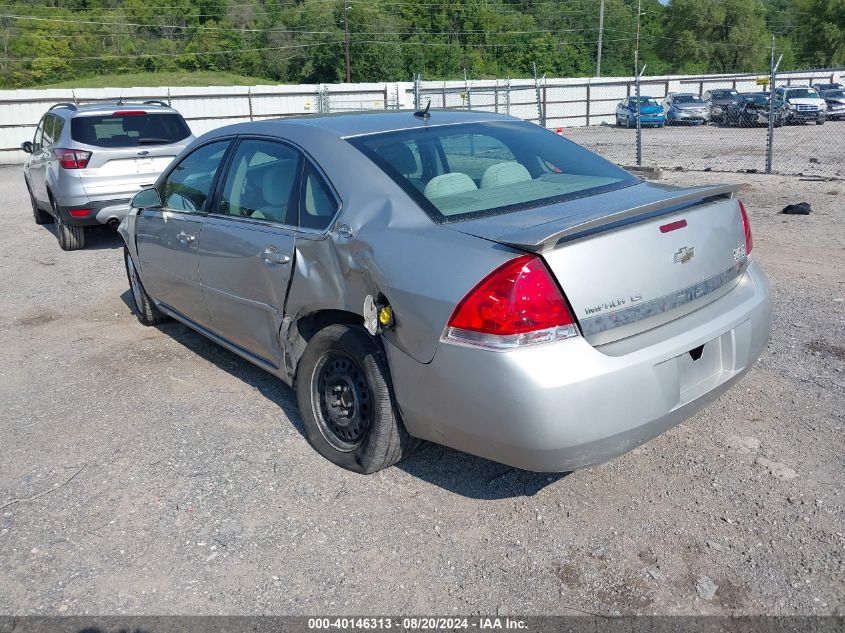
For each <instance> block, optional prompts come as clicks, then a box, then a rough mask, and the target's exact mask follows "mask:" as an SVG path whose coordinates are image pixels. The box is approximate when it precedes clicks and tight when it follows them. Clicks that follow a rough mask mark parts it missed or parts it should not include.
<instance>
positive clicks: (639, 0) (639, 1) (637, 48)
mask: <svg viewBox="0 0 845 633" xmlns="http://www.w3.org/2000/svg"><path fill="white" fill-rule="evenodd" d="M642 4H643V3H642V0H637V45H636V46H635V47H634V75H635V76H636V75H638V74H639V72H640V17H641V16H642V14H643V13H642ZM637 118H639V117H637Z"/></svg>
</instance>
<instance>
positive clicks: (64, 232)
mask: <svg viewBox="0 0 845 633" xmlns="http://www.w3.org/2000/svg"><path fill="white" fill-rule="evenodd" d="M50 204H51V205H52V206H53V217H54V218H55V219H56V236H57V237H58V238H59V246H60V247H61V249H62V250H63V251H78V250H80V249H83V248H85V227H84V226H73V225H71V224H66V223H65V222H64V220H62V216H61V214H60V213H59V208H58V205H57V204H56V201H55V200H54V199H53V197H52V196H51V197H50Z"/></svg>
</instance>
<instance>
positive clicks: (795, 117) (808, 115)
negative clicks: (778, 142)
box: [775, 86, 827, 125]
mask: <svg viewBox="0 0 845 633" xmlns="http://www.w3.org/2000/svg"><path fill="white" fill-rule="evenodd" d="M775 95H776V97H777V98H778V99H780V100H781V101H783V104H784V123H815V124H816V125H822V124H824V122H825V120H826V118H827V104H826V103H825V100H824V99H822V98H821V97H820V96H819V93H818V92H816V91H815V89H814V88H810V87H809V86H785V87H781V88H778V89H777V90H776V91H775Z"/></svg>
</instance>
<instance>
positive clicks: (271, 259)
mask: <svg viewBox="0 0 845 633" xmlns="http://www.w3.org/2000/svg"><path fill="white" fill-rule="evenodd" d="M259 255H260V256H261V259H263V260H264V261H265V262H267V263H268V264H287V263H288V262H289V261H290V255H286V254H285V253H280V252H279V251H278V250H277V249H276V247H275V246H268V247H267V248H265V249H264V250H263V251H261V253H259Z"/></svg>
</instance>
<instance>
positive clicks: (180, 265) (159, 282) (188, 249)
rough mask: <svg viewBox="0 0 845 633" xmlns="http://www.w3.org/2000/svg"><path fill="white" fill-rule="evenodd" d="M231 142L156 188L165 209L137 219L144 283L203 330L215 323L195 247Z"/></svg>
mask: <svg viewBox="0 0 845 633" xmlns="http://www.w3.org/2000/svg"><path fill="white" fill-rule="evenodd" d="M231 142H232V141H231V139H224V140H219V141H214V142H211V143H207V144H205V145H201V146H200V147H198V148H196V149H195V150H193V151H192V152H191V153H189V154H188V155H187V156H185V157H184V158H182V159H181V160H180V161H179V162H178V163H176V164H175V165H174V166H173V167H172V168H171V169H170V170H168V171H167V172H165V175H164V176H163V178H162V179H161V180H160V181H159V183H158V186H157V188H158V192H159V196H160V198H161V201H162V206H161V207H160V208H155V209H141V210H140V211H139V213H138V217H137V219H136V231H135V234H136V239H137V249H138V259H139V261H140V264H141V281H142V282H143V284H144V288H145V290H146V291H147V293H148V294H149V295H150V296H151V297H153V298H154V299H155V300H156V301H159V302H161V303H162V304H164V305H165V307H166V308H169V309H171V310H173V311H176V312H178V313H179V314H180V315H182V316H183V317H186V318H188V319H189V320H191V321H193V322H195V323H197V324H199V325H201V326H203V327H206V328H208V327H210V325H211V319H210V317H209V314H208V310H207V309H206V307H205V302H204V299H203V294H202V288H201V286H200V277H199V263H198V258H197V245H198V243H199V239H200V233H201V232H202V228H203V217H204V215H205V212H206V210H207V205H208V204H209V203H210V199H211V197H212V196H211V194H212V192H213V191H214V186H215V184H216V182H217V177H218V173H219V172H220V170H221V166H222V165H223V161H224V157H225V156H226V151H227V150H228V148H229V146H230V144H231Z"/></svg>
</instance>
